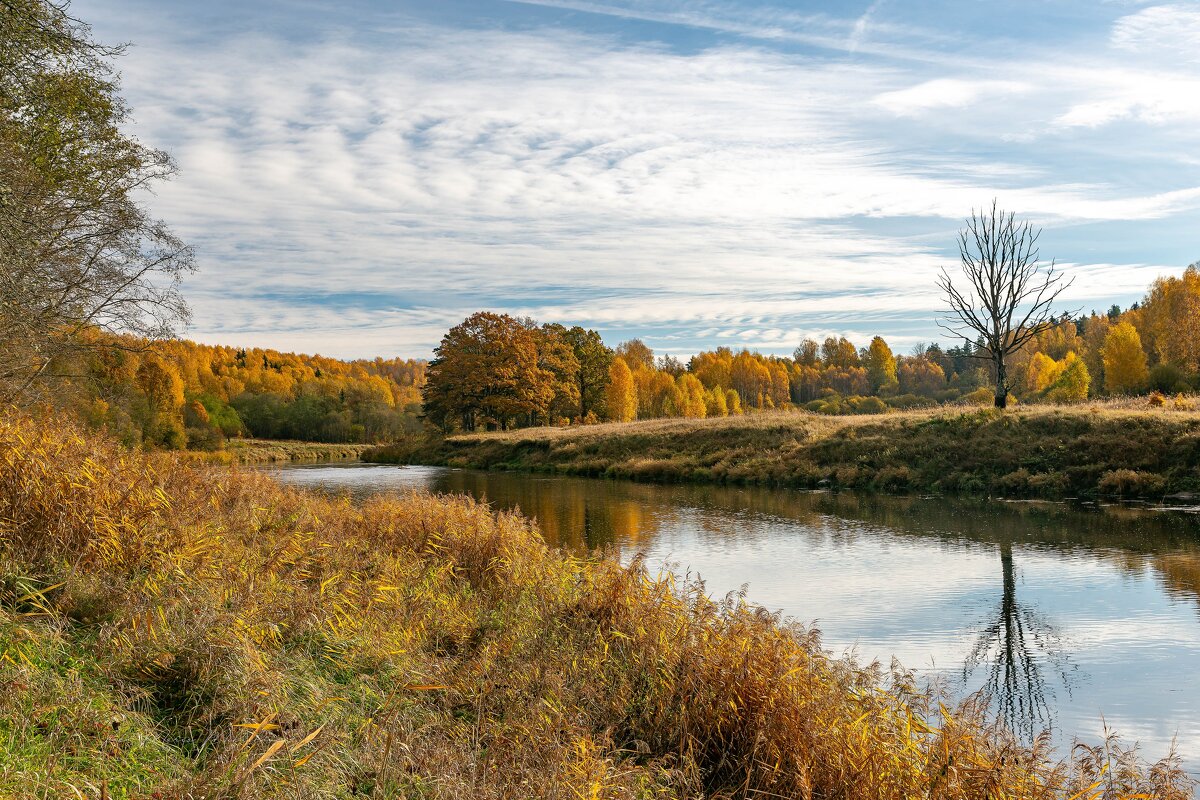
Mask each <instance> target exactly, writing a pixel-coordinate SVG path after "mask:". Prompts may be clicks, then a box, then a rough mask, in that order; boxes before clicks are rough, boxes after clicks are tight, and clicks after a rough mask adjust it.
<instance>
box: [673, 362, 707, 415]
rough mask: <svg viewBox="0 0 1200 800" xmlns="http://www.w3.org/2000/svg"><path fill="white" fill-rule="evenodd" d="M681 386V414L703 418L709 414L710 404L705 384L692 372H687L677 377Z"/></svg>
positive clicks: (677, 381) (677, 382)
mask: <svg viewBox="0 0 1200 800" xmlns="http://www.w3.org/2000/svg"><path fill="white" fill-rule="evenodd" d="M676 384H677V385H678V387H679V400H680V408H679V412H680V414H679V415H680V416H683V417H690V418H693V419H701V418H703V417H705V416H707V414H708V404H707V403H706V402H705V396H704V384H702V383H700V379H699V378H697V377H696V376H695V375H693V374H692V373H690V372H685V373H683V374H682V375H680V376H679V377H678V378H677V379H676Z"/></svg>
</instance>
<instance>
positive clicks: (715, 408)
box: [704, 386, 729, 417]
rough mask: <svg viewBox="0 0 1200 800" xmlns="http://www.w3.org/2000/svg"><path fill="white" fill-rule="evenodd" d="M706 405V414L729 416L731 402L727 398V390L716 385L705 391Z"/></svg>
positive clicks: (710, 415)
mask: <svg viewBox="0 0 1200 800" xmlns="http://www.w3.org/2000/svg"><path fill="white" fill-rule="evenodd" d="M704 405H705V414H706V416H709V417H728V416H729V404H728V403H727V402H726V400H725V390H724V389H721V388H720V387H718V386H714V387H713V388H711V389H709V390H708V391H707V392H705V393H704Z"/></svg>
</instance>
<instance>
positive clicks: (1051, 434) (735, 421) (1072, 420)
mask: <svg viewBox="0 0 1200 800" xmlns="http://www.w3.org/2000/svg"><path fill="white" fill-rule="evenodd" d="M364 458H366V459H367V460H372V461H380V462H411V463H430V464H446V465H450V466H459V467H474V468H480V469H515V470H534V471H549V472H560V473H564V474H573V475H588V476H593V477H613V478H629V479H633V480H644V481H660V482H698V483H735V484H757V485H765V486H796V487H815V486H832V487H843V488H856V489H875V490H882V491H890V492H909V491H921V492H930V491H932V492H946V493H960V494H973V495H995V496H1005V497H1048V498H1058V497H1067V496H1077V497H1096V496H1108V497H1142V498H1151V499H1161V498H1163V497H1164V496H1168V495H1172V494H1179V493H1195V492H1197V491H1200V411H1197V410H1196V409H1195V406H1194V404H1193V402H1192V401H1190V400H1187V399H1183V398H1180V399H1177V400H1174V401H1172V400H1168V401H1167V402H1166V404H1165V405H1163V406H1161V407H1150V406H1148V405H1147V404H1146V402H1145V400H1144V399H1139V400H1138V401H1130V400H1126V401H1113V402H1106V403H1105V402H1097V403H1089V404H1086V405H1070V406H1057V405H1045V406H1021V407H1018V408H1016V409H1009V410H1007V411H999V410H996V409H990V408H988V409H970V408H963V407H957V408H942V409H930V410H919V411H906V412H893V413H890V414H884V415H874V416H841V417H835V416H826V415H821V414H811V413H807V412H802V411H777V412H763V413H756V414H750V415H746V416H739V417H721V418H714V419H663V420H647V421H645V422H633V423H624V424H621V423H608V424H604V425H594V426H574V427H570V428H534V429H523V430H517V431H508V432H497V433H480V434H471V435H459V436H451V437H448V438H445V439H433V440H427V441H424V442H419V443H411V444H400V445H395V446H392V447H386V448H377V449H375V450H370V451H367V453H366V454H365V455H364Z"/></svg>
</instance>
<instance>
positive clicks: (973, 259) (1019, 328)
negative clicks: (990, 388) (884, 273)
mask: <svg viewBox="0 0 1200 800" xmlns="http://www.w3.org/2000/svg"><path fill="white" fill-rule="evenodd" d="M1041 234H1042V231H1041V229H1040V228H1039V229H1037V230H1035V229H1034V228H1033V226H1032V225H1030V224H1029V223H1028V222H1017V219H1016V216H1015V215H1014V214H1012V213H1005V212H1003V211H1001V210H1000V209H999V208H998V207H997V205H996V201H995V200H993V201H992V207H991V209H990V210H988V209H984V210H982V211H979V212H974V211H972V212H971V216H970V218H969V219H967V221H966V227H965V228H963V230H962V231H960V232H959V234H958V253H959V257H960V259H961V260H962V268H963V275H964V277H965V278H966V282H967V284H968V286H969V288H966V289H960V288H959V287H958V286H955V285H954V283H953V282H952V281H951V279H950V275H949V273H947V272H946V271H945V270H942V275H941V277H940V278H939V279H938V286H939V287H940V288H941V289H942V291H944V292H945V293H946V299H947V302H948V304H949V306H950V310H949V312H948V313H947V314H946V317H947V319H946V320H939V321H938V325H939V326H940V327H942V328H943V329H945V330H947V331H949V332H950V333H952V334H954V335H955V336H960V337H962V338H963V339H965V340H966V341H968V342H973V341H979V340H982V346H981V348H980V350H979V351H977V352H978V355H977V356H976V357H978V358H986V359H989V360H990V361H991V362H992V367H993V371H994V373H995V378H996V408H1004V407H1005V406H1006V405H1007V402H1008V389H1009V386H1008V370H1007V363H1008V358H1009V356H1011V355H1012V354H1013V353H1016V352H1017V351H1018V350H1020V349H1021V348H1022V347H1023V346H1024V345H1025V343H1026V342H1028V341H1029V340H1030V339H1032V338H1033V337H1035V336H1037V335H1038V334H1039V333H1041V332H1042V331H1043V330H1045V329H1046V328H1048V327H1050V326H1051V325H1053V324H1054V322H1055V318H1054V315H1053V314H1052V313H1051V310H1050V309H1051V306H1052V305H1053V304H1054V301H1055V300H1056V299H1057V298H1058V296H1059V295H1060V294H1061V293H1062V292H1063V290H1064V289H1066V288H1067V287H1068V286H1070V285H1071V281H1069V280H1064V276H1063V275H1062V273H1061V272H1060V271H1059V270H1058V268H1057V267H1056V266H1055V264H1054V262H1053V261H1051V262H1050V264H1049V265H1043V264H1042V262H1041V258H1040V256H1039V253H1038V238H1039V237H1040V236H1041Z"/></svg>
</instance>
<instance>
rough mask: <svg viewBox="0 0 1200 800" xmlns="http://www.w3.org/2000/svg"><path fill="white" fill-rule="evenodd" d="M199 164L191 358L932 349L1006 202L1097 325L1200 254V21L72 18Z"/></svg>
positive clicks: (89, 7) (400, 12)
mask: <svg viewBox="0 0 1200 800" xmlns="http://www.w3.org/2000/svg"><path fill="white" fill-rule="evenodd" d="M71 10H72V13H73V14H74V15H75V16H77V17H79V18H81V19H83V20H85V21H87V22H88V23H90V24H91V25H92V28H93V32H94V35H95V37H96V38H97V39H98V40H100V41H102V42H105V43H117V42H128V43H130V45H131V47H130V48H129V50H128V52H127V53H126V54H125V55H124V56H123V57H121V58H120V60H119V62H118V67H119V69H120V71H121V73H122V92H123V94H124V96H125V97H126V98H127V100H128V101H129V103H130V105H131V106H132V109H133V123H132V126H131V129H132V132H133V133H135V135H137V136H138V137H139V138H140V139H141V140H143V141H144V142H146V143H147V144H150V145H153V146H155V147H160V148H163V149H165V150H167V151H168V152H170V153H171V154H172V155H173V156H174V158H175V160H176V162H177V163H178V167H179V173H178V175H177V177H176V178H175V179H173V180H172V181H171V182H170V183H167V184H163V185H160V186H159V187H158V188H157V189H156V191H155V194H154V196H153V197H150V198H149V199H148V203H149V205H150V207H151V209H152V210H153V211H154V213H155V214H157V215H158V216H160V217H162V218H163V219H165V220H166V221H167V222H168V223H169V224H170V225H171V227H172V228H173V229H174V230H175V231H176V232H177V233H178V234H180V235H181V236H182V237H183V238H184V239H185V240H187V241H188V242H189V243H190V244H192V245H193V247H194V248H195V251H196V255H197V264H198V267H199V269H198V271H197V273H196V274H195V275H194V276H191V277H189V279H188V280H187V282H186V284H185V286H184V292H185V294H186V296H187V298H188V300H189V302H190V304H191V306H192V311H193V319H192V322H191V324H190V326H189V328H188V329H187V330H186V331H185V335H186V336H187V337H188V338H192V339H195V340H198V341H202V342H208V343H219V344H237V345H243V346H264V347H274V348H276V349H280V350H287V351H300V352H308V353H314V352H319V353H321V354H323V355H330V356H336V357H343V358H356V357H374V356H384V357H392V356H404V357H420V358H424V357H429V356H430V355H431V353H432V351H433V348H434V347H436V346H437V343H438V341H439V340H440V338H441V336H442V334H443V333H444V332H445V331H446V330H447V329H448V328H449V327H450V326H452V325H455V324H457V323H458V322H460V321H461V320H462V319H463V318H465V317H466V316H468V315H469V314H471V313H473V312H475V311H478V310H491V311H497V312H504V313H509V314H513V315H521V316H525V315H527V316H532V317H534V318H535V319H537V320H539V321H542V322H561V323H564V324H567V325H572V324H580V325H584V326H585V327H590V328H595V329H597V330H598V331H600V333H601V334H602V335H603V336H604V339H605V341H606V342H608V343H609V344H610V345H615V344H616V343H618V342H620V341H623V340H625V339H629V338H632V337H640V338H642V339H643V340H644V341H646V343H647V344H649V345H650V346H651V347H652V348H653V349H654V350H655V351H656V352H657V353H660V354H674V355H678V356H687V355H690V354H692V353H695V352H698V351H700V350H705V349H711V348H713V347H716V346H730V347H734V348H740V347H748V348H750V349H756V350H760V351H761V352H764V353H779V354H788V353H790V352H791V351H792V349H793V348H794V347H796V345H797V344H799V342H800V341H801V340H802V339H804V338H805V337H812V338H817V339H818V340H819V339H822V338H824V337H825V336H828V335H845V336H848V337H849V338H850V339H851V340H852V341H855V342H856V343H857V344H860V345H863V344H866V343H867V341H868V340H869V339H870V337H871V336H873V335H875V334H881V335H883V336H884V337H885V338H886V339H887V340H888V342H889V343H890V344H891V345H892V347H893V349H894V350H897V351H899V352H907V351H909V350H910V349H911V348H912V347H913V346H914V345H915V344H916V343H918V342H927V341H934V340H941V341H943V342H948V341H949V340H948V339H947V338H946V336H945V334H944V333H943V332H941V331H940V330H939V329H938V327H937V326H936V324H935V320H936V318H937V317H938V315H939V314H940V313H941V312H942V311H943V309H944V307H945V303H944V299H943V297H942V296H941V294H940V293H939V291H938V289H937V286H936V283H935V281H936V278H937V275H938V273H939V271H940V270H942V269H943V268H944V269H947V270H949V271H950V273H951V275H954V274H955V272H956V271H957V270H958V269H959V267H958V255H957V250H956V244H955V237H956V233H957V231H958V230H959V229H960V228H961V227H962V224H963V219H964V217H966V216H967V215H969V214H970V213H971V212H972V209H976V208H980V207H982V206H985V205H990V203H991V202H992V200H993V199H995V200H997V201H998V202H999V204H1000V206H1001V207H1002V208H1004V209H1006V210H1009V211H1013V212H1015V213H1017V214H1018V215H1019V216H1021V217H1022V218H1024V219H1028V220H1030V221H1031V222H1033V223H1034V224H1035V225H1037V226H1040V227H1042V228H1043V235H1042V238H1041V253H1042V256H1043V258H1044V259H1046V260H1047V261H1049V260H1051V259H1054V260H1055V261H1056V262H1057V263H1058V264H1059V265H1060V266H1061V267H1063V268H1064V270H1065V272H1066V274H1068V275H1069V276H1071V277H1073V278H1074V283H1073V284H1072V286H1071V287H1070V289H1069V290H1068V291H1067V292H1066V293H1064V295H1063V298H1062V303H1061V305H1060V307H1059V310H1063V311H1075V310H1082V311H1084V312H1087V311H1090V310H1092V309H1097V310H1105V309H1107V308H1108V307H1109V306H1110V305H1112V304H1113V303H1117V304H1120V305H1121V306H1122V307H1125V306H1128V305H1129V304H1130V303H1132V302H1134V301H1135V300H1137V299H1139V298H1140V297H1141V296H1143V295H1144V294H1145V292H1146V289H1147V288H1148V286H1149V284H1150V283H1151V282H1152V281H1153V280H1154V279H1155V278H1156V277H1159V276H1161V275H1168V274H1178V273H1179V272H1181V271H1182V269H1183V268H1184V267H1185V266H1187V265H1188V264H1189V263H1192V262H1194V261H1197V260H1200V0H1193V1H1192V2H1175V3H1153V2H1137V1H1136V0H1108V1H1105V0H1012V1H1011V2H1003V3H995V2H991V3H984V2H980V1H979V0H954V1H953V2H949V1H948V0H937V1H935V2H912V1H911V0H910V1H909V2H900V1H899V0H875V1H874V2H840V3H834V2H810V1H805V0H793V2H780V0H774V2H767V1H766V0H740V1H736V2H735V0H525V1H524V2H510V1H508V0H427V1H426V2H415V1H413V0H391V1H390V2H384V1H383V0H343V1H342V2H333V1H332V0H296V1H295V2H283V0H239V1H238V2H232V0H208V1H207V2H204V3H199V2H192V1H191V0H188V1H187V2H183V1H180V0H75V2H74V3H73V4H72V6H71Z"/></svg>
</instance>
